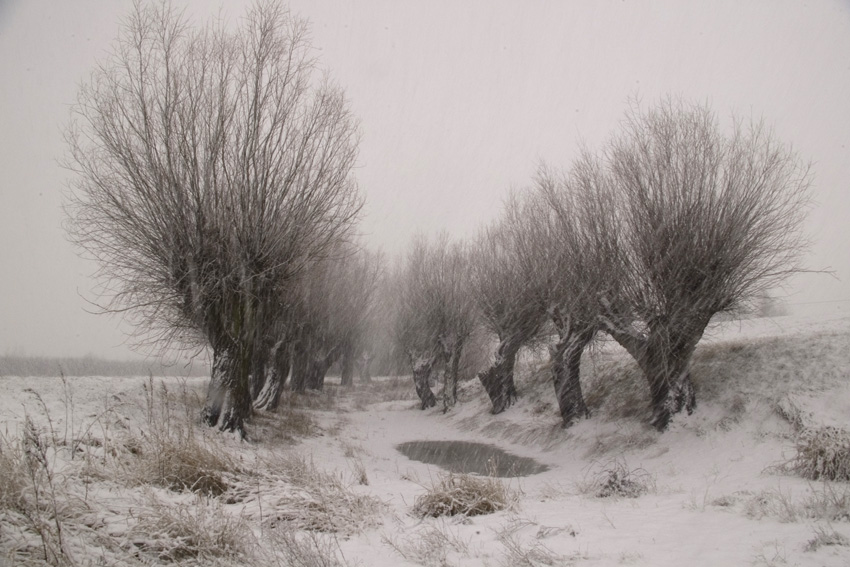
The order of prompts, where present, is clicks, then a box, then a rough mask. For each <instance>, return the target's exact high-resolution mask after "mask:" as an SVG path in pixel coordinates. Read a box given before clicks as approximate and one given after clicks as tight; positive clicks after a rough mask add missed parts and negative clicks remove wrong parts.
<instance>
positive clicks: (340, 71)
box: [0, 0, 850, 357]
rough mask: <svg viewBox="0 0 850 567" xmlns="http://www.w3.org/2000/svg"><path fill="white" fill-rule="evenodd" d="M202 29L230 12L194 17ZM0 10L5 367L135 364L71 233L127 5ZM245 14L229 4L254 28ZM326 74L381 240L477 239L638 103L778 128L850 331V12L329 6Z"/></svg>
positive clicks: (804, 7)
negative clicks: (126, 360) (87, 132)
mask: <svg viewBox="0 0 850 567" xmlns="http://www.w3.org/2000/svg"><path fill="white" fill-rule="evenodd" d="M174 3H175V5H178V6H182V5H184V4H186V5H188V13H190V14H191V15H192V16H193V17H194V18H195V19H196V21H202V20H203V19H205V18H207V17H208V16H209V15H211V14H217V13H218V12H219V10H220V6H221V5H222V3H220V2H201V1H194V2H186V1H185V0H174ZM131 4H132V3H131V2H129V1H117V0H74V1H61V2H55V1H47V0H11V1H10V0H0V354H10V353H16V354H54V355H83V354H87V353H94V354H97V355H102V356H110V357H125V356H129V353H130V351H129V350H128V348H127V346H126V345H124V344H123V343H124V335H123V333H122V331H121V329H120V321H118V320H116V319H111V318H109V317H105V316H96V315H92V314H90V313H87V311H86V310H87V303H86V298H91V297H92V295H91V293H92V292H91V290H92V288H93V282H92V280H90V279H89V274H91V273H92V272H93V271H94V269H95V266H93V265H91V264H89V263H87V262H85V261H83V260H81V259H79V258H78V257H77V256H76V254H75V251H74V249H73V248H72V246H71V245H70V244H69V243H68V242H67V241H66V239H65V237H64V232H63V229H62V222H63V213H62V210H61V204H62V194H63V191H64V190H65V187H66V181H67V175H68V174H67V172H66V171H64V170H63V169H62V168H61V167H60V166H59V165H58V159H60V158H61V157H62V154H63V152H64V147H63V143H62V134H61V132H62V128H63V125H64V124H65V122H66V121H67V119H68V116H69V105H70V104H71V103H72V102H73V101H74V98H75V93H76V90H77V87H78V85H79V83H80V82H81V81H82V80H84V79H85V78H86V76H87V75H88V73H89V71H90V70H91V69H92V68H93V66H94V65H95V62H96V61H97V59H98V58H99V57H103V54H104V53H105V52H106V50H108V49H109V47H110V45H111V42H112V40H113V39H114V37H115V36H116V34H117V30H118V26H119V22H120V20H121V18H122V17H124V16H125V15H126V14H127V13H128V11H129V9H130V7H131ZM246 4H247V2H226V3H224V4H223V5H224V6H225V7H224V9H223V11H224V13H225V15H228V16H229V17H231V18H237V17H239V16H240V15H241V14H242V13H243V11H244V9H243V7H244V6H245V5H246ZM290 6H291V7H292V9H293V11H294V12H296V13H298V14H300V15H302V16H305V17H307V18H308V19H309V20H310V21H311V23H312V31H313V43H314V45H315V47H316V48H317V49H319V50H320V51H319V53H320V57H321V62H322V65H323V66H324V67H325V68H327V69H328V70H329V71H330V72H331V74H332V75H333V76H334V77H335V78H336V79H337V81H338V82H339V83H340V84H341V85H342V86H343V87H344V88H345V90H346V92H347V94H348V96H349V98H350V101H351V105H352V107H353V109H354V112H355V113H356V114H357V115H358V117H359V119H360V120H361V128H362V143H361V151H360V160H359V166H358V169H357V171H356V175H357V178H358V180H359V184H360V187H361V188H362V190H363V191H364V193H365V195H366V199H367V206H366V217H365V219H364V221H363V225H362V230H363V231H364V232H365V233H366V234H367V241H368V242H369V243H370V244H372V245H374V246H376V247H382V248H383V249H385V250H386V251H387V252H390V253H393V252H397V251H399V250H402V249H403V248H404V247H405V246H406V244H407V242H408V241H409V239H410V237H411V235H412V234H413V233H415V232H417V231H419V232H427V233H433V232H437V231H439V230H447V231H449V232H451V233H454V234H457V235H459V236H469V235H472V234H473V233H474V232H475V230H476V229H477V228H478V227H480V226H481V225H482V224H483V223H485V222H487V221H488V220H490V219H492V218H493V217H495V215H496V214H497V213H498V210H499V207H500V201H501V199H502V197H503V196H504V194H505V192H506V191H507V190H508V189H510V188H512V187H513V188H520V187H522V186H523V185H525V184H526V183H527V182H528V180H529V179H530V177H531V175H532V173H533V171H534V169H535V167H536V164H537V163H538V162H539V160H541V159H545V160H546V161H548V162H550V163H552V164H555V165H559V166H564V167H567V166H569V164H570V162H571V161H572V159H573V158H574V157H575V155H576V148H577V146H578V144H579V143H585V144H587V145H589V146H590V147H593V146H595V145H597V144H599V143H600V142H601V141H602V140H604V139H605V138H606V137H607V136H608V135H609V134H610V132H611V131H612V130H613V129H614V128H615V127H616V125H617V122H618V121H619V120H620V119H621V118H622V116H623V113H624V111H625V109H626V101H627V99H628V98H629V97H630V96H635V95H637V96H640V97H641V98H642V99H643V100H644V101H646V102H652V101H654V100H657V99H658V98H659V97H660V96H662V95H665V94H668V93H670V94H674V95H681V96H684V97H685V98H689V99H694V100H697V101H703V102H708V103H709V104H710V105H711V106H712V107H713V108H714V109H715V110H716V111H717V112H718V113H719V114H720V115H721V116H723V117H724V118H725V117H728V116H730V115H731V114H732V113H733V112H736V113H738V114H742V115H744V116H747V117H749V116H753V117H756V118H759V117H763V118H764V119H765V120H766V121H767V122H768V123H770V124H772V125H773V126H774V127H775V130H776V133H777V135H778V137H779V138H780V139H782V140H783V141H785V142H788V143H790V144H792V145H793V146H794V148H795V149H796V150H797V151H798V152H799V153H800V154H801V156H803V157H804V158H805V159H807V160H811V161H812V162H813V163H814V167H813V172H814V183H815V186H814V193H815V199H816V202H815V204H814V205H813V207H812V210H811V213H810V216H809V223H808V228H809V234H810V236H811V237H812V240H813V246H812V248H811V252H810V254H809V257H808V261H807V264H808V266H809V267H810V268H812V269H823V268H830V269H832V270H834V273H835V277H830V276H826V275H822V274H819V275H804V276H799V277H797V278H795V279H794V280H793V281H792V282H790V284H789V286H788V288H787V289H786V290H785V291H784V292H782V293H783V294H784V296H785V300H786V301H787V302H788V303H789V304H790V306H791V308H792V309H794V310H795V311H798V312H799V311H806V312H811V313H819V314H823V315H824V316H830V317H832V316H835V315H836V314H839V315H840V314H844V315H847V314H850V284H849V283H848V282H850V219H848V216H850V1H848V0H843V1H839V0H820V1H814V0H813V1H810V2H803V1H800V0H789V1H777V0H764V1H748V2H740V1H737V0H735V1H729V2H722V1H717V0H711V1H706V2H696V1H687V2H683V1H681V0H670V1H664V2H660V1H659V2H635V1H630V0H629V1H610V2H605V1H596V0H594V1H590V0H588V1H585V2H579V1H566V0H564V1H558V2H543V1H539V2H538V1H531V0H524V1H496V0H482V1H478V2H471V1H464V0H452V1H445V2H440V1H435V0H422V1H416V2H413V1H410V2H407V1H400V0H387V1H383V2H378V1H365V0H364V1H357V2H344V1H317V0H299V1H294V2H291V3H290Z"/></svg>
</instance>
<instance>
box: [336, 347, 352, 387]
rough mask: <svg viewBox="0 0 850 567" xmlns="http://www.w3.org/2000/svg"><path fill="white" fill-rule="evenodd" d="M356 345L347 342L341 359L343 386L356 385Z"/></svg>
mask: <svg viewBox="0 0 850 567" xmlns="http://www.w3.org/2000/svg"><path fill="white" fill-rule="evenodd" d="M354 354H355V351H354V347H353V346H351V345H350V344H347V345H346V346H345V348H344V349H343V351H342V357H341V359H340V371H339V372H340V374H339V381H340V384H341V385H342V386H353V385H354Z"/></svg>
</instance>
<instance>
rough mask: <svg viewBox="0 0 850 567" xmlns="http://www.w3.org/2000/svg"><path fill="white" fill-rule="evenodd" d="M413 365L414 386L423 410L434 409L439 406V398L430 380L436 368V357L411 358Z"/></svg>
mask: <svg viewBox="0 0 850 567" xmlns="http://www.w3.org/2000/svg"><path fill="white" fill-rule="evenodd" d="M410 358H411V362H412V363H413V384H414V386H416V395H417V396H419V400H420V401H421V402H422V404H421V406H420V407H421V409H423V410H424V409H428V408H432V407H434V406H435V405H437V397H436V396H434V392H432V391H431V386H430V385H429V383H428V382H429V380H430V378H431V370H432V369H433V367H434V361H435V359H436V357H435V356H434V355H428V356H420V357H418V358H414V357H413V356H411V357H410Z"/></svg>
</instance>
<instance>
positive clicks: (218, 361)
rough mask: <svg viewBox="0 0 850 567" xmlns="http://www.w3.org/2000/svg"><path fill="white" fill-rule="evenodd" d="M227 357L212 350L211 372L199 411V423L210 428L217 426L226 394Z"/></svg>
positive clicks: (224, 353)
mask: <svg viewBox="0 0 850 567" xmlns="http://www.w3.org/2000/svg"><path fill="white" fill-rule="evenodd" d="M227 358H228V355H227V353H226V352H225V351H223V350H220V349H218V350H216V349H214V350H213V363H212V372H210V383H209V386H207V398H206V401H205V402H204V407H203V409H202V410H201V421H203V422H204V423H206V424H207V425H208V426H210V427H215V426H216V425H218V420H219V417H221V408H222V406H223V405H224V398H225V395H226V394H227V368H228V367H229V366H230V363H229V361H228V360H227Z"/></svg>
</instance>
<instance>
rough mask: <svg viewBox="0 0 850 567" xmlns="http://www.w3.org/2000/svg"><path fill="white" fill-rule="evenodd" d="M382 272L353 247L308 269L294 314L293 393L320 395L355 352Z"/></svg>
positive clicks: (373, 259) (376, 259)
mask: <svg viewBox="0 0 850 567" xmlns="http://www.w3.org/2000/svg"><path fill="white" fill-rule="evenodd" d="M381 269H382V265H381V263H380V258H379V256H377V255H375V254H371V253H369V252H367V251H365V250H356V249H354V247H352V246H345V247H343V248H342V249H341V250H340V252H339V255H338V257H336V258H333V259H328V260H325V261H323V262H320V263H317V264H316V265H315V266H313V267H312V268H311V269H310V271H309V273H308V275H307V277H306V278H305V279H304V282H303V284H302V286H301V296H300V301H299V302H298V304H297V308H296V310H295V320H294V329H295V330H294V333H293V343H292V347H293V350H294V358H293V364H294V366H293V369H292V382H291V388H292V389H293V390H295V391H303V390H306V389H314V390H321V389H322V388H323V387H324V381H325V376H326V375H327V373H328V370H329V369H330V368H331V366H333V365H334V364H335V363H336V362H337V361H339V360H341V359H342V357H343V356H344V355H345V354H346V350H347V349H353V348H356V346H357V344H358V342H359V340H360V333H362V332H364V325H365V321H366V319H367V317H368V315H369V309H370V307H371V304H372V300H373V297H374V293H375V289H376V285H377V282H378V277H379V275H380V271H381Z"/></svg>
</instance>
